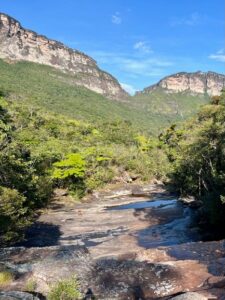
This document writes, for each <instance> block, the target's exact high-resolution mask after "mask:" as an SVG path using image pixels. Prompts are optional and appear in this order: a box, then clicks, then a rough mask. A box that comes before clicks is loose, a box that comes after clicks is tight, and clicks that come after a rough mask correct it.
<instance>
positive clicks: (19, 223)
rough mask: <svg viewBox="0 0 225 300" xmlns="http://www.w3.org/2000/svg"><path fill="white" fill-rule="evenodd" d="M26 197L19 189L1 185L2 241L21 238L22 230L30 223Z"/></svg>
mask: <svg viewBox="0 0 225 300" xmlns="http://www.w3.org/2000/svg"><path fill="white" fill-rule="evenodd" d="M25 203H26V198H25V197H24V196H22V195H21V194H20V193H19V192H18V191H17V190H13V189H9V188H4V187H0V243H1V244H3V245H4V244H5V243H7V242H8V243H10V242H11V241H16V240H18V239H19V238H20V235H21V230H23V228H24V227H25V226H27V225H29V218H28V216H29V214H28V208H27V207H26V205H25Z"/></svg>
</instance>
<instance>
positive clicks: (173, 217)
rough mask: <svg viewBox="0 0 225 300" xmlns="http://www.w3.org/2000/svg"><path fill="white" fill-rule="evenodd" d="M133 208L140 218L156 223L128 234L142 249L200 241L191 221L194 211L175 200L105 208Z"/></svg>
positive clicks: (193, 220)
mask: <svg viewBox="0 0 225 300" xmlns="http://www.w3.org/2000/svg"><path fill="white" fill-rule="evenodd" d="M126 209H127V210H134V213H135V214H136V215H137V217H138V215H140V217H141V218H143V219H145V220H149V221H150V223H151V221H152V220H154V221H155V222H156V223H157V224H156V225H155V224H154V225H150V226H149V227H147V228H145V229H143V230H139V231H137V232H135V233H133V234H132V235H133V236H135V238H136V239H137V241H138V244H139V245H140V246H142V247H144V248H156V247H159V246H170V245H178V244H182V243H188V242H194V241H198V240H201V237H200V234H199V230H198V228H197V226H196V224H195V212H194V210H193V209H191V208H189V207H187V206H185V205H183V204H182V203H181V202H180V201H178V200H177V199H174V198H171V199H158V198H157V199H153V200H149V201H138V202H133V203H128V204H123V205H118V206H113V207H109V208H108V210H111V211H112V210H113V211H120V210H126Z"/></svg>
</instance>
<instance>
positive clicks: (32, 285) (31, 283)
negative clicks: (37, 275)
mask: <svg viewBox="0 0 225 300" xmlns="http://www.w3.org/2000/svg"><path fill="white" fill-rule="evenodd" d="M36 288H37V282H36V280H35V279H34V278H29V279H28V281H27V282H26V286H25V290H26V291H27V292H35V290H36Z"/></svg>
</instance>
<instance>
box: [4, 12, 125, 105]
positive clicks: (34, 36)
mask: <svg viewBox="0 0 225 300" xmlns="http://www.w3.org/2000/svg"><path fill="white" fill-rule="evenodd" d="M0 44H1V47H0V58H2V59H5V60H9V61H20V60H25V61H31V62H35V63H39V64H45V65H49V66H52V67H54V68H57V69H60V70H61V71H64V72H71V73H73V74H74V75H75V78H74V81H75V83H76V84H77V85H81V86H85V87H86V88H88V89H90V90H92V91H95V92H97V93H99V94H102V95H104V96H106V97H108V98H112V99H117V100H123V99H126V98H127V97H128V93H127V92H126V91H125V90H123V88H122V87H121V85H120V84H119V82H118V80H117V79H116V78H115V77H113V76H112V75H111V74H109V73H107V72H105V71H102V70H101V69H100V68H99V67H98V65H97V63H96V61H95V60H94V59H93V58H91V57H90V56H88V55H87V54H85V53H83V52H81V51H78V50H76V49H72V48H69V47H67V46H66V45H64V44H63V43H61V42H58V41H56V40H53V39H49V38H48V37H46V36H44V35H39V34H38V33H36V32H35V31H32V30H30V29H25V28H23V27H22V25H21V23H20V22H19V21H17V20H16V19H15V18H13V17H11V16H9V15H7V14H4V13H1V12H0Z"/></svg>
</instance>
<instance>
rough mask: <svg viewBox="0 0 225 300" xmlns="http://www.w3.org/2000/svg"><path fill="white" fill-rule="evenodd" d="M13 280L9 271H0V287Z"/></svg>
mask: <svg viewBox="0 0 225 300" xmlns="http://www.w3.org/2000/svg"><path fill="white" fill-rule="evenodd" d="M12 280H13V275H12V273H11V272H9V271H0V287H3V286H6V285H7V284H9V283H10V282H11V281H12Z"/></svg>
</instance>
